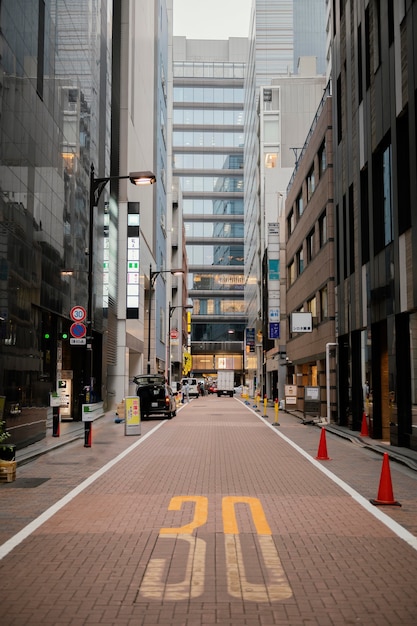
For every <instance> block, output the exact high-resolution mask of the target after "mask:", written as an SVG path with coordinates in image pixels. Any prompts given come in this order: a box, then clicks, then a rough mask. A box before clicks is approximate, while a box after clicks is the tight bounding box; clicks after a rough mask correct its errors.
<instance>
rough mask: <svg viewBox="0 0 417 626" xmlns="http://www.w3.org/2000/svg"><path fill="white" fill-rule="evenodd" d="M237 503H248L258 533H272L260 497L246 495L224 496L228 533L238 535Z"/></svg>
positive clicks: (224, 522)
mask: <svg viewBox="0 0 417 626" xmlns="http://www.w3.org/2000/svg"><path fill="white" fill-rule="evenodd" d="M236 504H248V505H249V507H250V510H251V513H252V519H253V523H254V524H255V528H256V532H257V533H258V535H271V534H272V533H271V529H270V528H269V524H268V522H267V521H266V517H265V513H264V510H263V508H262V504H261V503H260V501H259V500H258V498H249V497H244V496H227V497H225V498H223V503H222V513H223V528H224V532H225V534H226V535H237V534H238V533H239V528H238V525H237V521H236V512H235V505H236Z"/></svg>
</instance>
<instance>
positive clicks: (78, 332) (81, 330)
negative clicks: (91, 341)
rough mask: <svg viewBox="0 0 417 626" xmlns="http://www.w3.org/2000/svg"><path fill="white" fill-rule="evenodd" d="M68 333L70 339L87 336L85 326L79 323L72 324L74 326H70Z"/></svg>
mask: <svg viewBox="0 0 417 626" xmlns="http://www.w3.org/2000/svg"><path fill="white" fill-rule="evenodd" d="M70 333H71V337H77V338H80V337H85V336H86V334H87V326H86V325H85V324H81V323H79V322H74V324H71V326H70Z"/></svg>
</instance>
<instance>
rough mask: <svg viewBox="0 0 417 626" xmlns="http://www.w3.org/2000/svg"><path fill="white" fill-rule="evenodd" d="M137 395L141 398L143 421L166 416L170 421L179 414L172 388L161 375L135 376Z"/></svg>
mask: <svg viewBox="0 0 417 626" xmlns="http://www.w3.org/2000/svg"><path fill="white" fill-rule="evenodd" d="M133 382H134V383H136V385H137V387H136V394H137V395H138V397H139V398H140V414H141V417H142V418H143V419H145V418H147V417H149V416H151V415H164V416H165V417H167V418H168V419H171V417H175V415H176V414H177V404H176V402H175V398H174V394H173V393H172V389H171V387H169V386H168V385H167V384H166V382H165V377H164V376H162V375H161V374H141V375H139V376H135V377H134V379H133Z"/></svg>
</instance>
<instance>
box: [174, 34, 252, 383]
mask: <svg viewBox="0 0 417 626" xmlns="http://www.w3.org/2000/svg"><path fill="white" fill-rule="evenodd" d="M212 43H213V42H212ZM244 71H245V64H244V63H243V62H229V61H225V62H215V63H214V62H201V61H193V62H191V61H185V60H177V59H175V55H174V94H173V102H174V112H173V154H174V172H173V173H174V175H176V176H177V177H178V178H179V180H180V186H181V189H182V194H183V217H184V228H185V235H186V249H187V257H188V270H189V273H188V281H189V282H188V290H189V295H190V297H191V298H192V300H193V322H192V332H191V349H192V354H193V371H194V374H195V375H198V374H200V375H202V376H203V375H204V376H206V375H214V373H215V372H214V369H215V363H216V359H215V358H213V357H214V356H215V354H214V353H215V352H216V351H218V350H219V345H218V344H219V342H220V343H222V344H223V348H224V349H225V351H226V352H235V353H236V358H235V360H234V362H233V358H232V366H233V369H235V370H236V369H238V370H240V371H241V372H242V353H241V350H242V348H241V344H240V342H241V341H242V340H243V330H244V327H245V320H246V318H245V306H244V266H243V264H244V252H243V241H244V226H243V193H244V179H243V148H244V136H243V101H244V96H243V80H244ZM205 354H206V355H208V354H210V357H208V358H205V357H204V355H205ZM203 364H204V365H203ZM240 379H241V377H240V376H239V378H238V380H239V381H240Z"/></svg>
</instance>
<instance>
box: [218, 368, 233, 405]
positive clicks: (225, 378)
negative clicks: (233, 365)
mask: <svg viewBox="0 0 417 626" xmlns="http://www.w3.org/2000/svg"><path fill="white" fill-rule="evenodd" d="M234 391H235V373H234V371H233V370H219V371H218V372H217V395H218V397H219V398H220V396H230V397H231V398H233V394H234Z"/></svg>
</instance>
